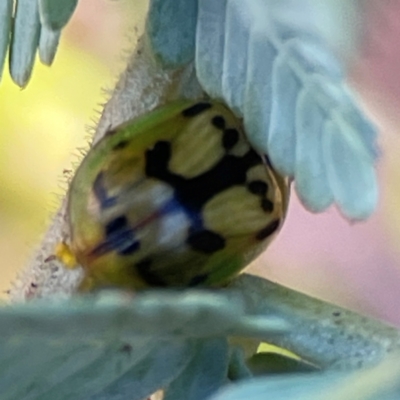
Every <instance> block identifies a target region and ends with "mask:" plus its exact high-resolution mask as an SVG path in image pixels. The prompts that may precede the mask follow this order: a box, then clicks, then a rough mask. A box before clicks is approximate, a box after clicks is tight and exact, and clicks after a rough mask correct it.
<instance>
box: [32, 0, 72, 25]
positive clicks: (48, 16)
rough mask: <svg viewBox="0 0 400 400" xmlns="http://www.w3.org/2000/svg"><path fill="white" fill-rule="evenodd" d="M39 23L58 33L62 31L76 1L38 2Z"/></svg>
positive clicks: (50, 0)
mask: <svg viewBox="0 0 400 400" xmlns="http://www.w3.org/2000/svg"><path fill="white" fill-rule="evenodd" d="M38 1H39V10H40V21H41V23H42V24H43V25H44V26H46V27H47V28H49V29H51V30H53V31H58V30H60V29H62V28H63V27H64V26H65V25H66V24H67V22H68V21H69V19H70V18H71V16H72V14H73V12H74V11H75V8H76V5H77V4H78V0H38Z"/></svg>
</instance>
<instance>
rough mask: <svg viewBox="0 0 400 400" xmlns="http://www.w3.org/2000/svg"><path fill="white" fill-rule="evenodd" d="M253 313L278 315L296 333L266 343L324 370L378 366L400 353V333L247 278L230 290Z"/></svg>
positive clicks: (237, 282) (274, 337)
mask: <svg viewBox="0 0 400 400" xmlns="http://www.w3.org/2000/svg"><path fill="white" fill-rule="evenodd" d="M230 287H231V288H232V289H236V290H239V291H240V292H241V293H242V295H243V299H244V300H245V301H246V305H247V309H248V313H250V314H253V315H258V316H259V317H261V315H263V314H264V313H265V315H266V316H268V315H276V316H278V317H280V318H282V319H283V320H286V321H287V322H288V323H289V321H290V328H289V329H288V330H287V331H286V332H283V333H282V334H280V335H273V336H271V337H269V335H268V334H267V335H266V336H264V340H265V341H266V342H267V343H270V344H274V345H276V346H278V347H282V348H284V349H287V350H290V351H292V352H293V353H295V354H297V355H298V356H299V357H300V358H302V359H303V360H306V361H308V362H310V363H311V364H314V365H315V366H317V367H319V368H322V369H354V368H360V367H362V366H370V365H376V364H377V363H379V362H380V361H382V360H383V359H384V358H385V357H386V356H387V355H388V354H391V353H393V352H395V351H399V349H400V331H399V330H398V329H396V328H395V327H392V326H390V325H388V324H385V323H382V322H380V321H377V320H374V319H372V318H366V317H364V316H363V315H360V314H357V313H354V312H352V311H349V310H346V309H343V308H341V307H338V306H334V305H331V304H329V303H326V302H323V301H321V300H317V299H314V298H312V297H309V296H307V295H305V294H302V293H299V292H296V291H294V290H291V289H287V288H285V287H283V286H280V285H278V284H276V283H273V282H269V281H267V280H265V279H261V278H258V277H255V276H251V275H247V274H243V275H241V276H239V277H238V278H237V279H236V280H235V281H233V282H232V284H231V285H230Z"/></svg>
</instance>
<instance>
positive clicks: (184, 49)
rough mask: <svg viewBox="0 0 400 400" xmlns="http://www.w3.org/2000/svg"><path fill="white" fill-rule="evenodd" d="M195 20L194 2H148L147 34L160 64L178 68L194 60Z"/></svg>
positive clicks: (195, 3)
mask: <svg viewBox="0 0 400 400" xmlns="http://www.w3.org/2000/svg"><path fill="white" fill-rule="evenodd" d="M196 19H197V0H151V2H150V9H149V13H148V17H147V26H146V31H147V35H148V38H149V40H150V43H151V46H152V49H153V51H154V53H155V55H156V56H157V57H158V58H159V59H160V61H161V62H162V63H163V64H165V65H166V66H169V67H179V66H182V65H184V64H186V63H188V62H190V61H191V60H192V59H193V57H194V52H195V31H196Z"/></svg>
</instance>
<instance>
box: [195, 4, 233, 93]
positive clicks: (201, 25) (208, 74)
mask: <svg viewBox="0 0 400 400" xmlns="http://www.w3.org/2000/svg"><path fill="white" fill-rule="evenodd" d="M226 3H227V0H220V1H213V0H202V1H201V3H200V6H199V10H198V18H197V31H196V36H197V37H199V38H200V39H199V40H197V39H196V60H199V61H196V69H197V71H196V72H197V77H198V79H199V81H200V82H201V83H202V85H203V88H204V90H205V91H206V92H207V93H208V94H209V95H210V96H211V97H214V98H218V97H221V93H222V74H221V68H222V64H223V60H224V46H225V41H224V31H225V9H226ZM207 32H209V33H212V35H209V34H208V33H207ZM210 54H212V55H213V57H210Z"/></svg>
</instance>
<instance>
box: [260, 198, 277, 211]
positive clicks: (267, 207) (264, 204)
mask: <svg viewBox="0 0 400 400" xmlns="http://www.w3.org/2000/svg"><path fill="white" fill-rule="evenodd" d="M261 208H262V209H263V210H264V211H265V212H266V213H271V212H272V211H274V203H273V202H272V201H271V200H269V199H262V200H261Z"/></svg>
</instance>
